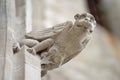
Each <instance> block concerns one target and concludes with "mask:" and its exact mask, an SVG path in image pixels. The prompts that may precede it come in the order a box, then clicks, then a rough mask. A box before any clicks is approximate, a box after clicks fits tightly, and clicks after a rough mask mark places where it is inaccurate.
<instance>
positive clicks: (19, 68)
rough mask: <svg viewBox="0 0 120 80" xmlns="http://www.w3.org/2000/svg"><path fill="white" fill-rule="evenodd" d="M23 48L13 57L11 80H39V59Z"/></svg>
mask: <svg viewBox="0 0 120 80" xmlns="http://www.w3.org/2000/svg"><path fill="white" fill-rule="evenodd" d="M26 49H27V47H26V46H23V47H22V48H21V50H20V51H19V52H18V53H16V54H15V55H14V59H13V63H14V68H13V71H14V75H13V78H14V79H13V80H41V66H40V58H39V57H38V56H37V55H36V56H34V55H32V54H30V53H28V52H27V51H26Z"/></svg>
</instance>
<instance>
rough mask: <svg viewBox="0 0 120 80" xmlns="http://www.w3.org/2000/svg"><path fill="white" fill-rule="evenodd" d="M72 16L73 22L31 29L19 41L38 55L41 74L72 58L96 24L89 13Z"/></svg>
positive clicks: (80, 48) (85, 42)
mask: <svg viewBox="0 0 120 80" xmlns="http://www.w3.org/2000/svg"><path fill="white" fill-rule="evenodd" d="M74 18H75V22H74V23H72V22H71V21H67V22H65V23H62V24H59V25H56V26H53V27H52V28H48V29H44V30H40V31H31V32H30V33H27V34H26V39H23V40H22V41H21V42H20V45H27V46H28V47H30V48H29V49H28V51H29V52H30V53H32V54H34V55H36V54H38V55H39V56H40V58H41V68H42V72H43V74H44V73H45V72H46V71H48V70H52V69H54V68H57V67H59V66H61V65H63V64H65V63H66V62H68V61H69V60H71V59H72V58H74V57H75V56H76V55H78V54H79V53H80V52H81V51H82V50H83V49H84V48H85V46H86V44H87V43H88V41H89V40H90V37H91V33H92V32H93V31H94V28H95V26H96V21H95V18H94V17H93V16H92V15H91V14H89V13H84V14H81V15H80V14H76V15H75V16H74ZM43 74H42V75H43Z"/></svg>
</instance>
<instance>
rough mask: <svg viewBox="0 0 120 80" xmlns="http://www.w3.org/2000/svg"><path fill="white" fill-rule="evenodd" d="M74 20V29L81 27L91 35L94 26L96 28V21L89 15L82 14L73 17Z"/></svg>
mask: <svg viewBox="0 0 120 80" xmlns="http://www.w3.org/2000/svg"><path fill="white" fill-rule="evenodd" d="M74 18H75V20H76V21H75V24H74V25H75V26H76V27H79V28H80V27H82V28H84V29H85V30H87V31H88V32H90V33H92V32H93V30H94V28H95V26H96V21H95V18H94V17H93V16H92V15H91V14H89V13H83V14H81V15H80V14H76V15H75V16H74Z"/></svg>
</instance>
